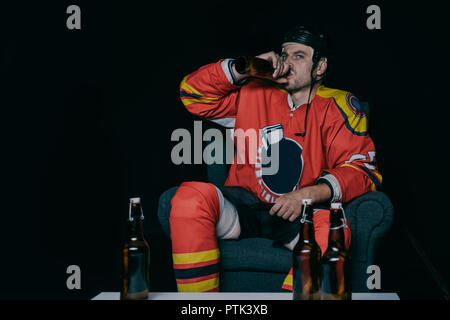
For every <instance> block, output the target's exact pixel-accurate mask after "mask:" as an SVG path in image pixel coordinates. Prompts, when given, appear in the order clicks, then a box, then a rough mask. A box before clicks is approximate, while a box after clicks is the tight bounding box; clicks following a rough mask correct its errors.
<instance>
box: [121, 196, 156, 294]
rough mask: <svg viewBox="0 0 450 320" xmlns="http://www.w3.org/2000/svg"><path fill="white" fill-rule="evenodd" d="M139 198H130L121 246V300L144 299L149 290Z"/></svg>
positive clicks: (148, 263) (147, 247)
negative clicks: (125, 228) (126, 224)
mask: <svg viewBox="0 0 450 320" xmlns="http://www.w3.org/2000/svg"><path fill="white" fill-rule="evenodd" d="M143 220H144V212H143V210H142V205H141V200H140V198H130V203H129V211H128V235H127V240H126V241H125V245H124V248H123V265H122V288H121V292H120V299H121V300H137V299H146V298H147V296H148V292H149V285H150V283H149V265H150V248H149V245H148V243H147V241H146V240H145V238H144V233H143Z"/></svg>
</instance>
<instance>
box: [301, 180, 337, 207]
mask: <svg viewBox="0 0 450 320" xmlns="http://www.w3.org/2000/svg"><path fill="white" fill-rule="evenodd" d="M299 192H300V193H301V195H302V198H303V199H307V198H309V199H312V202H313V203H320V202H326V201H328V200H330V198H331V190H330V187H328V185H327V184H325V183H319V184H316V185H314V186H309V187H305V188H302V189H300V190H299Z"/></svg>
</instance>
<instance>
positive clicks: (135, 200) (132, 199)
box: [130, 197, 141, 204]
mask: <svg viewBox="0 0 450 320" xmlns="http://www.w3.org/2000/svg"><path fill="white" fill-rule="evenodd" d="M130 203H135V204H137V203H141V198H140V197H136V198H130Z"/></svg>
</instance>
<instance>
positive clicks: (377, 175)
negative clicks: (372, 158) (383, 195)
mask: <svg viewBox="0 0 450 320" xmlns="http://www.w3.org/2000/svg"><path fill="white" fill-rule="evenodd" d="M371 172H372V173H373V174H374V175H375V176H376V177H377V178H378V180H379V181H380V184H381V182H382V181H383V176H382V175H381V174H380V173H378V172H376V171H371Z"/></svg>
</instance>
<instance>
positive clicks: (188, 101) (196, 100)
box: [181, 98, 219, 106]
mask: <svg viewBox="0 0 450 320" xmlns="http://www.w3.org/2000/svg"><path fill="white" fill-rule="evenodd" d="M218 99H219V98H193V99H181V101H182V102H183V104H184V105H185V106H187V105H190V104H191V103H210V102H212V101H215V100H218Z"/></svg>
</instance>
